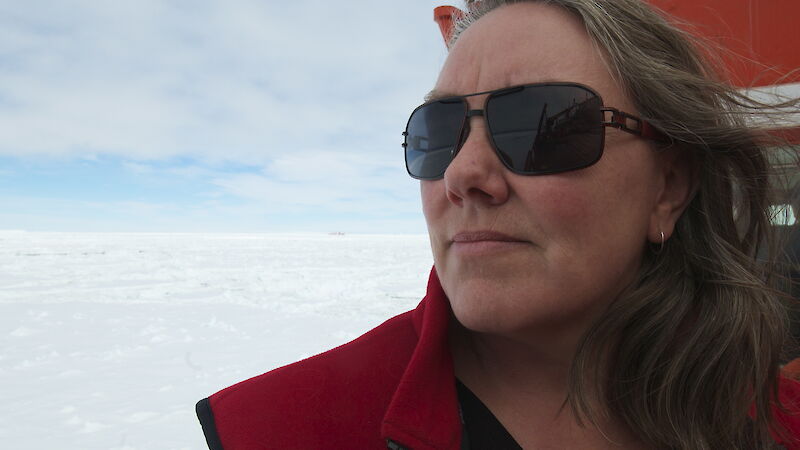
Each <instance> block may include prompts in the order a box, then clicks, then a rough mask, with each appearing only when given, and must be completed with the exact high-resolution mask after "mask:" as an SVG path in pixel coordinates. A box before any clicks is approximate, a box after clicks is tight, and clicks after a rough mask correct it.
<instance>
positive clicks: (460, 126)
mask: <svg viewBox="0 0 800 450" xmlns="http://www.w3.org/2000/svg"><path fill="white" fill-rule="evenodd" d="M485 94H488V97H487V98H486V103H485V106H484V109H470V107H469V104H468V103H467V100H466V99H467V97H473V96H476V95H485ZM473 116H483V117H484V118H485V119H486V125H487V130H488V134H489V142H490V143H491V145H492V147H493V148H494V151H495V153H496V154H497V156H498V157H499V158H500V161H502V162H503V164H504V165H505V166H506V167H507V168H508V169H509V170H510V171H512V172H514V173H516V174H519V175H546V174H553V173H559V172H567V171H570V170H577V169H582V168H584V167H588V166H591V165H592V164H594V163H596V162H597V161H598V160H599V159H600V157H601V156H602V155H603V144H604V141H605V129H606V127H613V128H618V129H620V130H622V131H625V132H627V133H631V134H634V135H637V136H640V137H642V138H643V139H651V140H657V141H669V139H668V138H667V137H666V136H664V135H663V134H662V133H661V132H659V131H658V130H656V129H655V128H653V126H651V125H650V124H649V123H647V122H646V121H644V120H642V119H640V118H639V117H636V116H633V115H631V114H628V113H625V112H622V111H619V110H617V109H615V108H606V107H603V99H602V98H600V95H599V94H598V93H597V92H595V91H593V90H592V89H591V88H588V87H586V86H583V85H580V84H576V83H537V84H526V85H524V86H514V87H508V88H502V89H497V90H493V91H486V92H477V93H475V94H467V95H459V96H454V97H446V98H442V99H438V100H433V101H430V102H428V103H425V104H423V105H421V106H419V107H417V108H416V109H415V110H414V112H412V113H411V117H410V118H409V119H408V124H407V125H406V130H405V131H404V132H403V136H404V137H405V139H404V142H403V148H405V158H406V168H407V169H408V173H409V175H411V176H412V177H414V178H417V179H419V180H436V179H439V178H442V177H443V176H444V172H445V170H447V166H449V165H450V162H451V161H452V160H453V158H455V157H456V155H457V154H458V151H459V150H460V149H461V146H462V145H464V142H465V141H466V140H467V136H468V135H469V131H470V126H469V118H470V117H473Z"/></svg>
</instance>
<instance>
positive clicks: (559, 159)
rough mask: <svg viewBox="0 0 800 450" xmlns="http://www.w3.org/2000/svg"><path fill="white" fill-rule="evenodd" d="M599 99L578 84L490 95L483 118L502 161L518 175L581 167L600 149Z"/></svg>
mask: <svg viewBox="0 0 800 450" xmlns="http://www.w3.org/2000/svg"><path fill="white" fill-rule="evenodd" d="M602 106H603V105H602V100H601V99H600V97H598V96H597V95H596V94H594V93H593V92H592V91H590V90H588V89H585V88H582V87H580V86H567V85H565V86H561V85H543V86H527V87H523V88H517V89H510V90H508V91H503V92H499V93H496V94H493V95H492V96H491V97H490V98H489V100H488V102H487V105H486V117H487V121H488V123H489V129H490V132H491V136H492V139H493V140H494V145H495V148H497V149H498V153H499V156H500V158H501V159H502V160H503V162H504V163H505V164H506V166H508V167H509V168H510V169H511V170H512V171H514V172H516V173H520V174H545V173H556V172H564V171H568V170H574V169H580V168H583V167H587V166H590V165H592V164H594V163H595V162H597V160H598V159H599V158H600V155H601V154H602V151H603V127H602V125H601V122H602V121H603V113H602V111H601V108H602Z"/></svg>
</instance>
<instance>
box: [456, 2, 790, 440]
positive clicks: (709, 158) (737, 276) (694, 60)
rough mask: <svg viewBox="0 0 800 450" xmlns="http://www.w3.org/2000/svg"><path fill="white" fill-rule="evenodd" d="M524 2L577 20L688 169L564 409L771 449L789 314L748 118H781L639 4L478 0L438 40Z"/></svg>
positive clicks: (582, 356) (643, 430)
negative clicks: (666, 226)
mask: <svg viewBox="0 0 800 450" xmlns="http://www.w3.org/2000/svg"><path fill="white" fill-rule="evenodd" d="M525 1H531V2H539V3H545V4H549V5H554V6H557V7H560V8H563V9H565V10H567V11H569V12H570V13H572V14H574V15H575V16H577V17H579V18H580V19H581V20H582V22H583V24H584V26H585V28H586V31H587V32H588V34H589V36H590V37H591V39H592V40H593V41H594V43H595V44H596V45H597V46H598V48H599V49H602V50H601V51H602V52H603V53H604V55H605V58H606V63H607V65H608V67H609V70H610V72H611V74H612V76H613V77H614V78H615V79H616V80H617V82H618V83H619V84H620V85H621V86H622V87H623V89H624V90H625V92H626V93H627V94H628V96H629V97H630V98H631V99H632V100H633V101H634V103H635V105H636V107H637V110H638V112H639V114H640V115H641V116H642V117H643V118H644V119H646V120H647V121H649V122H650V123H652V124H653V125H654V126H655V127H656V128H658V129H660V130H661V131H662V132H663V133H665V134H666V135H667V136H669V137H670V138H671V140H672V141H673V142H672V144H670V145H673V146H677V147H680V148H682V149H684V150H686V151H687V153H688V154H689V155H691V156H690V157H691V158H692V159H693V160H694V162H695V164H696V167H697V170H698V173H699V177H698V186H697V193H696V195H695V197H694V198H693V200H692V201H691V203H690V204H689V206H688V208H687V209H686V211H685V212H684V213H683V215H682V216H681V218H680V219H679V220H678V222H677V224H676V227H675V232H674V234H673V235H672V236H671V238H670V239H669V240H668V241H667V242H666V245H665V246H664V248H663V251H662V252H659V254H657V255H656V254H654V252H650V251H646V252H645V257H644V261H643V263H642V267H641V269H640V272H639V276H638V279H637V281H636V282H635V283H634V284H633V285H631V286H630V287H629V288H628V289H627V291H626V292H624V293H623V294H622V295H621V296H620V297H619V298H617V299H616V300H615V302H614V303H613V304H612V305H611V306H610V307H609V309H608V311H607V312H606V313H605V314H604V315H603V316H602V317H601V318H600V319H598V320H597V321H596V323H595V324H594V326H593V327H592V328H591V329H590V330H589V331H588V332H587V333H586V334H585V336H584V338H583V340H582V342H581V344H580V346H579V349H578V351H577V353H576V355H575V358H574V360H573V365H572V370H571V372H570V373H571V375H570V391H569V392H570V393H569V396H568V399H567V401H568V404H569V405H570V406H571V407H572V409H573V411H574V412H575V414H576V415H577V417H578V419H579V420H588V421H590V422H592V423H594V424H598V423H601V422H602V420H601V418H602V417H603V416H604V415H607V414H610V415H612V416H614V417H616V418H618V419H620V420H622V421H624V423H625V424H626V425H627V426H628V427H629V428H630V429H631V430H632V431H633V432H634V433H636V434H637V435H638V436H639V437H640V438H641V439H642V440H643V441H644V442H645V443H647V444H649V445H651V446H653V447H655V448H669V449H692V450H698V449H720V448H758V449H761V448H770V447H772V446H774V445H775V441H774V440H773V439H772V438H771V437H770V429H773V430H777V425H775V423H774V420H773V418H772V413H771V407H770V404H771V402H773V401H774V400H775V399H776V395H777V380H778V375H779V363H780V358H781V350H782V347H783V345H784V344H785V342H786V338H787V328H788V319H787V313H786V308H785V307H784V305H783V300H782V297H781V294H780V292H779V291H777V290H776V289H775V287H774V286H775V282H776V277H775V273H776V272H775V268H776V266H775V265H774V262H775V261H776V258H777V253H776V252H775V248H776V245H777V244H776V243H775V241H774V239H773V238H772V235H771V222H770V219H771V217H770V214H771V209H770V207H771V205H772V204H773V202H774V201H775V200H774V199H773V198H772V197H771V196H772V194H771V192H772V191H771V187H770V185H771V178H770V171H771V166H770V163H769V161H768V159H767V156H766V151H767V149H768V147H769V143H768V142H767V139H766V138H765V136H766V135H765V134H764V132H763V130H762V129H761V128H759V126H763V123H762V124H761V125H757V124H755V123H754V122H753V120H751V118H752V116H753V115H759V116H766V117H773V118H775V117H777V116H779V115H780V114H781V113H780V112H775V111H776V110H775V109H774V108H773V105H767V104H764V103H760V102H758V101H756V100H753V99H751V98H749V97H747V96H746V95H745V94H743V93H741V92H739V91H738V90H736V89H735V88H733V87H732V86H730V85H729V84H727V83H725V82H723V81H721V79H722V77H721V76H719V75H717V73H719V72H718V70H719V65H718V64H716V63H715V62H709V59H708V58H709V56H710V55H711V52H709V51H708V49H702V50H698V48H696V46H695V45H696V42H697V40H696V38H695V37H694V36H692V35H689V34H688V33H687V32H686V31H683V30H681V29H680V28H678V27H676V26H675V25H673V24H671V23H670V21H668V20H667V19H666V18H665V17H666V16H665V15H664V14H663V13H662V12H659V11H656V10H654V9H653V8H652V7H650V6H648V5H646V4H644V3H643V2H642V1H640V0H614V1H608V0H606V1H603V0H483V1H482V2H476V3H475V4H474V5H473V7H472V8H470V13H468V14H467V15H466V16H465V17H464V18H463V19H462V20H460V21H459V22H458V23H457V24H456V29H455V32H454V34H453V38H452V42H451V44H452V43H454V42H455V41H456V40H457V39H458V38H459V36H460V35H461V33H462V32H463V31H464V30H465V29H467V28H468V27H469V26H470V25H471V24H472V23H474V22H475V21H477V20H479V19H480V17H482V16H483V15H484V14H486V13H488V12H489V11H491V10H493V9H495V8H498V7H501V6H503V5H507V4H512V3H522V2H525ZM500 32H502V30H498V33H500ZM796 105H797V99H795V100H790V101H787V102H785V103H784V104H782V106H783V107H793V106H796ZM765 249H766V250H765ZM765 255H766V256H765ZM598 404H599V405H603V406H601V407H598V406H597V405H598ZM751 406H752V407H753V408H754V409H753V410H754V414H753V417H752V419H751V418H750V417H748V411H749V410H750V408H751ZM778 431H780V430H778Z"/></svg>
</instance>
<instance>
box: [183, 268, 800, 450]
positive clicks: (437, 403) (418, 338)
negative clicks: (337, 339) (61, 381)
mask: <svg viewBox="0 0 800 450" xmlns="http://www.w3.org/2000/svg"><path fill="white" fill-rule="evenodd" d="M449 320H450V306H449V302H448V300H447V298H446V297H445V295H444V292H443V291H442V288H441V285H440V284H439V279H438V277H437V276H436V272H435V270H434V271H432V272H431V276H430V279H429V281H428V291H427V295H426V296H425V298H424V299H423V300H422V302H421V303H420V304H419V306H418V307H417V308H416V309H415V310H413V311H409V312H407V313H404V314H401V315H399V316H396V317H394V318H392V319H389V320H387V321H386V322H384V323H383V324H382V325H380V326H378V327H377V328H375V329H373V330H371V331H369V332H367V333H366V334H364V335H363V336H361V337H359V338H358V339H356V340H354V341H352V342H350V343H348V344H345V345H342V346H340V347H337V348H335V349H333V350H330V351H328V352H325V353H322V354H320V355H317V356H314V357H311V358H308V359H306V360H303V361H300V362H297V363H294V364H290V365H288V366H285V367H281V368H279V369H275V370H273V371H271V372H268V373H265V374H263V375H259V376H257V377H254V378H251V379H249V380H247V381H243V382H241V383H238V384H236V385H233V386H231V387H228V388H226V389H223V390H222V391H220V392H217V393H216V394H214V395H212V396H211V397H209V398H208V399H205V400H203V401H201V402H200V403H198V416H200V418H201V423H202V424H203V430H204V432H205V434H206V439H207V440H208V443H209V447H210V448H211V449H212V450H217V449H222V448H224V450H240V449H246V450H251V449H281V450H284V449H386V448H387V446H388V448H410V449H414V450H424V449H431V450H432V449H452V450H456V449H459V448H460V445H461V432H462V431H461V421H460V419H459V414H458V401H457V397H456V389H455V378H454V374H453V363H452V359H451V356H450V351H449V349H448V346H447V328H448V323H449ZM781 397H782V398H783V399H784V400H789V401H790V402H792V401H793V403H795V404H800V384H798V383H795V382H793V381H789V380H781ZM793 409H794V408H793ZM779 420H780V421H781V422H783V423H785V424H786V425H787V427H788V428H789V430H790V431H791V433H792V435H794V436H798V435H800V417H797V416H794V417H793V416H788V415H786V414H780V416H779ZM784 445H786V444H784ZM787 448H789V449H800V445H787Z"/></svg>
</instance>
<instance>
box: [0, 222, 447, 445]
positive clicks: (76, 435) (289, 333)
mask: <svg viewBox="0 0 800 450" xmlns="http://www.w3.org/2000/svg"><path fill="white" fill-rule="evenodd" d="M431 264H432V260H431V256H430V247H429V245H428V240H427V237H426V236H420V235H405V236H402V235H398V236H390V235H344V236H340V235H326V234H297V235H292V234H281V235H277V234H133V233H131V234H117V233H114V234H102V233H85V234H82V233H26V232H2V231H0V386H2V388H0V417H3V419H4V420H3V421H0V441H2V442H3V446H4V447H5V448H13V449H53V448H59V449H76V450H77V449H80V450H91V449H116V450H133V449H203V448H205V441H204V440H203V437H202V432H201V430H200V426H199V424H198V422H197V419H196V417H195V415H194V404H195V402H197V401H198V400H200V399H201V398H203V397H206V396H208V395H209V394H211V393H213V392H216V391H217V390H219V389H221V388H223V387H226V386H228V385H230V384H233V383H235V382H237V381H241V380H244V379H246V378H249V377H251V376H254V375H258V374H260V373H263V372H265V371H268V370H270V369H273V368H275V367H279V366H281V365H284V364H287V363H290V362H293V361H296V360H298V359H301V358H304V357H307V356H311V355H313V354H316V353H319V352H321V351H324V350H327V349H329V348H332V347H335V346H337V345H340V344H342V343H345V342H347V341H349V340H351V339H353V338H355V337H357V336H358V335H360V334H362V333H363V332H365V331H367V330H368V329H370V328H372V327H374V326H377V325H378V324H380V323H381V322H383V321H384V320H386V319H388V318H389V317H391V316H393V315H396V314H398V313H401V312H403V311H406V310H409V309H411V308H413V307H414V306H416V304H417V303H418V302H419V300H420V299H421V298H422V295H423V294H424V292H425V283H426V280H427V276H428V271H429V270H430V266H431Z"/></svg>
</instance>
